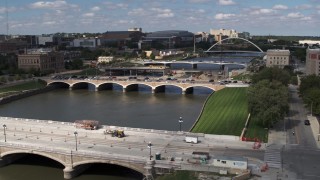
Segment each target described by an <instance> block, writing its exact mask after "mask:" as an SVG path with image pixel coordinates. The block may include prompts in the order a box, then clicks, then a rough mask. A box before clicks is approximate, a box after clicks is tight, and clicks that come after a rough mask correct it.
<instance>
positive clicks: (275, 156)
mask: <svg viewBox="0 0 320 180" xmlns="http://www.w3.org/2000/svg"><path fill="white" fill-rule="evenodd" d="M281 151H282V145H277V144H271V145H268V146H267V147H266V150H265V153H264V162H266V163H267V164H268V167H272V168H277V169H280V168H281V167H282V159H281Z"/></svg>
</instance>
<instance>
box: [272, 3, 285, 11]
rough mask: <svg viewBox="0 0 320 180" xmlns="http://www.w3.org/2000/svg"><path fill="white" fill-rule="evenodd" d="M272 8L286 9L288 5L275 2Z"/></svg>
mask: <svg viewBox="0 0 320 180" xmlns="http://www.w3.org/2000/svg"><path fill="white" fill-rule="evenodd" d="M272 9H276V10H286V9H288V6H285V5H282V4H276V5H274V6H273V8H272Z"/></svg>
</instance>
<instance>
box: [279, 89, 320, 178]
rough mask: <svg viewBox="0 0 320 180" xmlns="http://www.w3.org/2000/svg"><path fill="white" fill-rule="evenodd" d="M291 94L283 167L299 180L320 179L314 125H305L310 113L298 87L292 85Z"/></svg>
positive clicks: (319, 152) (319, 160)
mask: <svg viewBox="0 0 320 180" xmlns="http://www.w3.org/2000/svg"><path fill="white" fill-rule="evenodd" d="M289 93H290V100H289V105H290V112H289V115H288V119H287V121H286V128H287V138H286V139H287V141H286V149H285V150H284V152H283V153H282V157H283V167H284V168H286V169H289V170H290V171H291V172H295V173H296V176H297V179H310V180H313V179H320V171H319V168H320V165H319V162H320V150H319V149H317V146H316V142H315V138H314V136H313V134H312V130H311V126H312V124H311V125H310V126H307V125H305V124H304V120H306V119H307V114H309V112H308V110H306V109H305V107H304V104H303V101H302V99H301V98H300V97H299V95H298V87H297V86H293V85H290V86H289ZM293 131H294V132H295V134H294V135H293V133H292V132H293Z"/></svg>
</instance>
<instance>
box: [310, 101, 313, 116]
mask: <svg viewBox="0 0 320 180" xmlns="http://www.w3.org/2000/svg"><path fill="white" fill-rule="evenodd" d="M312 104H313V101H312V100H311V108H310V112H311V116H312Z"/></svg>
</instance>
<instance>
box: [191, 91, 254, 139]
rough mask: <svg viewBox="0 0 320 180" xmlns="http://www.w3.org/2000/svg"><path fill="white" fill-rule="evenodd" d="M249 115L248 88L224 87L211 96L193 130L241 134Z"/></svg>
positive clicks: (207, 132)
mask: <svg viewBox="0 0 320 180" xmlns="http://www.w3.org/2000/svg"><path fill="white" fill-rule="evenodd" d="M247 116H248V101H247V88H243V87H241V88H224V89H222V90H220V91H217V92H215V93H214V94H212V95H211V97H209V99H208V101H207V103H206V105H205V108H204V110H203V113H202V115H201V117H200V119H199V121H198V122H197V124H196V125H195V126H194V128H193V129H192V132H198V133H206V134H223V135H236V136H240V134H241V131H242V129H243V127H244V125H245V122H246V119H247Z"/></svg>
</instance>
